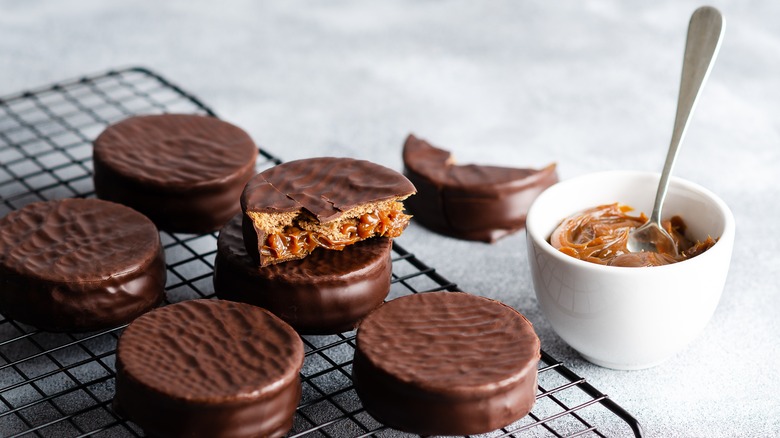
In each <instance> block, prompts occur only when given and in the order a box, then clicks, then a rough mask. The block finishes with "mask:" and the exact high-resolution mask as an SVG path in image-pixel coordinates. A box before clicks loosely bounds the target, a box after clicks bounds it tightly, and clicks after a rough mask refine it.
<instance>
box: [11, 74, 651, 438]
mask: <svg viewBox="0 0 780 438" xmlns="http://www.w3.org/2000/svg"><path fill="white" fill-rule="evenodd" d="M175 112H179V113H196V114H205V115H210V116H215V114H214V112H213V111H212V110H211V109H209V108H208V107H207V106H206V105H204V104H203V103H202V102H201V101H199V100H198V99H197V98H196V97H195V96H193V95H191V94H189V93H187V92H186V91H184V90H182V89H181V88H179V87H177V86H176V85H174V84H172V83H171V82H169V81H168V80H166V79H165V78H163V77H162V76H160V75H158V74H156V73H154V72H152V71H150V70H148V69H144V68H127V69H121V70H114V71H109V72H105V73H100V74H96V75H91V76H86V77H83V78H79V79H75V80H70V81H63V82H60V83H57V84H53V85H49V86H46V87H42V88H38V89H35V90H31V91H26V92H22V93H18V94H14V95H10V96H5V97H2V98H0V217H2V216H4V215H5V214H7V213H8V212H10V211H12V210H15V209H18V208H21V207H22V206H24V205H26V204H29V203H31V202H35V201H41V200H49V199H58V198H64V197H93V196H94V191H93V185H92V140H93V139H94V138H95V137H96V136H97V135H98V134H99V133H100V132H101V131H102V130H103V129H104V128H105V127H106V126H107V125H109V124H111V123H114V122H116V121H118V120H121V119H123V118H125V117H128V116H131V115H135V114H154V113H175ZM260 154H261V155H260V158H259V160H258V161H259V162H258V166H257V170H258V171H260V170H263V169H266V168H268V167H271V166H273V165H275V164H278V163H280V162H281V161H280V160H279V159H278V158H276V157H274V156H273V155H271V154H269V153H268V152H266V151H265V150H264V149H261V151H260ZM216 236H217V235H216V233H212V234H205V235H189V234H171V233H166V232H162V233H161V238H162V241H163V245H164V247H165V252H166V260H167V264H168V280H167V285H166V294H167V299H166V303H175V302H179V301H183V300H188V299H194V298H212V297H213V296H214V291H213V285H212V272H213V262H214V256H215V253H216ZM434 290H448V291H454V290H457V285H456V284H454V283H452V282H450V281H449V280H447V279H445V278H443V277H442V276H441V275H439V274H438V273H437V272H436V270H435V269H433V268H431V267H429V266H427V265H426V264H425V263H423V262H422V261H420V260H419V259H417V258H416V257H415V256H414V254H412V253H410V252H408V251H407V250H405V249H404V248H402V247H401V246H399V245H398V244H395V245H394V247H393V280H392V288H391V292H390V296H389V299H392V298H395V297H398V296H402V295H407V294H411V293H418V292H428V291H434ZM123 328H124V326H121V327H116V328H113V329H109V330H104V331H100V332H94V333H87V334H70V333H47V332H42V331H39V330H36V329H35V328H33V327H30V326H26V325H24V324H21V323H18V322H16V321H13V320H9V319H6V318H2V317H0V436H5V437H20V436H37V437H82V436H105V437H125V436H130V437H137V436H143V431H142V430H141V429H139V428H138V427H137V426H136V425H134V424H133V423H131V422H128V421H125V420H123V419H122V418H120V417H119V416H117V415H116V414H115V413H114V412H113V410H112V409H111V399H112V397H113V393H114V376H115V368H114V361H115V348H116V342H117V340H118V338H119V336H120V334H121V332H122V330H123ZM354 339H355V333H354V332H347V333H342V334H338V335H333V336H306V337H304V338H303V340H304V344H305V348H306V359H305V363H304V367H303V370H302V372H301V379H302V384H303V397H302V400H301V403H300V405H299V407H298V409H297V412H296V415H295V420H294V426H293V429H292V430H291V432H290V434H289V436H290V437H302V436H318V437H319V436H322V437H343V436H357V437H363V436H408V434H403V433H401V432H398V431H395V430H392V429H389V428H387V427H385V426H383V425H382V424H380V423H378V422H377V421H376V420H374V419H373V418H371V416H370V415H368V414H367V413H366V412H365V410H364V409H363V408H362V406H361V405H360V401H359V399H358V398H357V396H356V394H355V392H354V388H353V387H352V381H351V364H352V356H353V353H354V348H355V340H354ZM486 360H489V359H486ZM594 419H595V420H594ZM597 421H598V422H597ZM602 430H609V431H610V433H609V435H617V436H630V435H633V436H641V435H642V431H641V427H640V426H639V423H638V422H637V421H636V420H635V419H634V418H633V417H632V416H631V415H630V414H628V413H627V412H626V411H625V410H623V409H622V408H621V407H620V406H619V405H617V404H616V403H615V402H614V401H613V400H611V399H610V398H608V397H607V396H606V395H604V394H603V393H601V392H600V391H599V390H597V389H596V388H595V387H593V386H592V385H591V384H590V383H588V382H586V381H585V379H583V378H581V377H579V376H578V375H576V374H575V373H574V372H572V371H571V370H569V369H568V368H566V367H565V366H564V365H563V364H561V363H560V362H558V361H557V360H555V359H554V358H552V357H550V356H549V355H548V354H546V353H544V352H542V361H541V363H540V366H539V390H538V393H537V403H536V406H535V407H534V409H533V411H532V412H531V414H529V415H528V416H526V417H525V418H524V419H522V420H520V421H518V422H517V423H515V424H512V425H510V426H508V427H506V428H503V429H501V430H497V431H495V432H493V433H490V434H487V435H486V436H490V437H502V436H520V435H521V436H554V437H563V436H567V437H575V436H602V437H603V436H608V435H607V434H606V433H605V432H603V431H602ZM614 431H618V432H616V433H614Z"/></svg>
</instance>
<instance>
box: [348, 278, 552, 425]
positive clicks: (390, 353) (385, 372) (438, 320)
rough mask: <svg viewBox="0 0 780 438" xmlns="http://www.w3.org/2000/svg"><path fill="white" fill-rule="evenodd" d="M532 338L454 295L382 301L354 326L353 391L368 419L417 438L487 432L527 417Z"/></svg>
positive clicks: (504, 315) (504, 312) (509, 313)
mask: <svg viewBox="0 0 780 438" xmlns="http://www.w3.org/2000/svg"><path fill="white" fill-rule="evenodd" d="M539 348H540V345H539V338H537V336H536V334H535V333H534V330H533V327H532V325H531V323H530V322H528V320H526V319H525V317H523V316H522V315H521V314H519V313H518V312H517V311H515V310H514V309H512V308H511V307H508V306H506V305H504V304H502V303H499V302H497V301H493V300H489V299H487V298H481V297H477V296H473V295H469V294H466V293H460V292H428V293H421V294H415V295H409V296H405V297H401V298H397V299H395V300H392V301H389V302H388V303H386V304H383V305H382V306H380V307H379V308H378V309H377V310H375V311H374V312H372V313H371V314H370V315H369V316H368V317H366V318H365V319H364V320H363V322H361V324H360V326H359V327H358V334H357V348H356V350H355V361H354V364H353V371H352V372H353V379H354V382H355V389H356V391H357V394H358V396H359V397H360V400H361V401H362V402H363V406H364V407H365V408H366V410H367V411H368V413H369V414H371V415H372V416H373V417H374V418H376V419H377V420H379V421H381V422H383V423H385V424H387V425H388V426H390V427H393V428H396V429H399V430H403V431H406V432H411V433H416V434H421V435H466V434H477V433H484V432H489V431H492V430H495V429H498V428H500V427H503V426H506V425H508V424H511V423H513V422H514V421H516V420H518V419H520V418H521V417H523V416H525V415H526V414H527V413H528V412H530V410H531V407H532V406H533V404H534V402H535V397H536V389H537V388H536V378H537V364H538V362H539V358H540V350H539Z"/></svg>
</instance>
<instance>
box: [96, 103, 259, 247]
mask: <svg viewBox="0 0 780 438" xmlns="http://www.w3.org/2000/svg"><path fill="white" fill-rule="evenodd" d="M93 158H94V170H95V174H94V180H95V191H96V192H97V195H98V197H99V198H102V199H106V200H109V201H114V202H119V203H122V204H125V205H128V206H130V207H133V208H135V209H136V210H138V211H140V212H141V213H144V214H145V215H147V216H149V218H150V219H152V221H154V223H155V224H157V226H158V227H159V228H160V229H161V230H166V231H171V232H188V233H205V232H211V231H215V230H217V229H219V228H220V227H221V226H222V225H223V224H224V223H225V222H227V221H228V220H229V219H230V218H231V217H233V215H234V214H236V213H237V212H238V211H239V209H240V205H239V198H240V197H241V191H242V190H243V189H244V185H245V184H246V182H247V181H248V180H249V178H250V177H251V176H252V175H254V173H255V160H256V158H257V147H256V146H255V144H254V142H253V141H252V139H251V138H250V137H249V135H248V134H247V133H246V132H244V131H243V130H242V129H241V128H239V127H237V126H234V125H231V124H230V123H227V122H223V121H222V120H219V119H216V118H214V117H207V116H198V115H189V114H163V115H152V116H137V117H130V118H128V119H125V120H123V121H121V122H119V123H116V124H114V125H111V126H109V127H108V128H106V129H105V131H103V133H102V134H100V136H98V138H97V139H96V140H95V142H94V154H93Z"/></svg>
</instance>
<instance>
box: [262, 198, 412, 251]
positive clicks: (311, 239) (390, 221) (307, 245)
mask: <svg viewBox="0 0 780 438" xmlns="http://www.w3.org/2000/svg"><path fill="white" fill-rule="evenodd" d="M410 218H411V216H409V215H406V214H404V213H403V212H402V211H399V210H389V211H384V210H382V211H372V212H369V213H365V214H363V215H361V216H360V217H359V218H354V219H347V220H345V221H343V222H342V223H341V224H340V225H339V227H338V234H339V235H340V237H339V238H336V239H334V238H331V237H328V236H327V235H326V234H325V233H322V232H319V231H310V230H303V229H301V228H299V227H297V226H295V225H291V226H288V227H285V228H284V230H283V231H282V232H281V233H274V234H269V235H268V236H267V237H266V240H265V243H264V244H263V246H262V247H261V249H260V251H261V254H262V255H263V256H265V257H271V258H275V259H282V258H290V257H294V258H298V257H300V256H303V255H305V254H308V253H310V252H312V251H313V250H314V249H316V248H326V249H335V250H342V249H344V247H345V246H347V245H352V244H353V243H355V242H358V241H360V240H364V239H367V238H369V237H373V236H384V237H398V236H400V235H401V233H402V232H403V231H404V229H405V228H406V226H407V225H408V224H409V219H410Z"/></svg>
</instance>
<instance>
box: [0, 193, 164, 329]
mask: <svg viewBox="0 0 780 438" xmlns="http://www.w3.org/2000/svg"><path fill="white" fill-rule="evenodd" d="M165 280H166V274H165V258H164V253H163V250H162V245H161V244H160V236H159V234H158V233H157V228H155V226H154V224H153V223H152V222H151V221H150V220H149V219H148V218H146V217H144V216H143V215H142V214H140V213H138V212H137V211H135V210H132V209H130V208H128V207H125V206H122V205H119V204H114V203H112V202H106V201H100V200H97V199H63V200H57V201H47V202H37V203H33V204H29V205H27V206H25V207H23V208H22V209H20V210H17V211H14V212H11V213H9V214H8V215H7V216H5V217H4V218H2V219H0V311H2V313H3V315H5V316H6V317H8V318H11V319H15V320H18V321H20V322H24V323H26V324H30V325H33V326H36V327H38V328H40V329H44V330H50V331H89V330H97V329H103V328H109V327H114V326H117V325H120V324H123V323H127V322H130V321H132V320H133V319H134V318H135V317H137V316H138V315H140V314H142V313H144V312H146V311H148V310H149V309H151V308H153V307H154V306H156V305H157V304H158V303H159V302H160V301H162V299H163V297H164V294H165V292H164V287H165Z"/></svg>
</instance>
